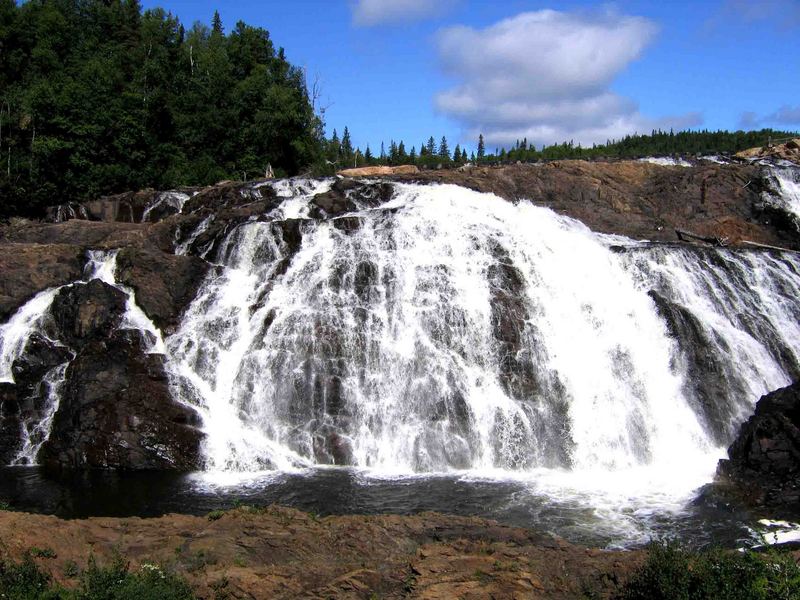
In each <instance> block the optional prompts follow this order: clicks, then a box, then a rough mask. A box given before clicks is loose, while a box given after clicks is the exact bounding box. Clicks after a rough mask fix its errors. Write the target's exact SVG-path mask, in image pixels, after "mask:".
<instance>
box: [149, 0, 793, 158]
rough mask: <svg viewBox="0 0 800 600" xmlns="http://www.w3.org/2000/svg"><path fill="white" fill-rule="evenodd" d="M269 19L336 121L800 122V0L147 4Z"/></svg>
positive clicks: (428, 130) (399, 128)
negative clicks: (319, 90) (316, 86)
mask: <svg viewBox="0 0 800 600" xmlns="http://www.w3.org/2000/svg"><path fill="white" fill-rule="evenodd" d="M143 5H144V7H145V8H152V7H155V6H160V7H163V8H165V9H167V10H169V11H171V12H172V13H173V14H177V15H178V16H179V17H180V19H181V21H182V22H184V23H185V24H187V25H190V24H191V23H193V22H194V21H197V20H199V21H203V22H205V23H210V21H211V17H212V15H213V13H214V10H215V9H216V10H219V12H220V15H221V17H222V20H223V24H224V25H225V26H226V28H230V27H232V26H233V25H234V24H235V22H236V21H238V20H243V21H245V22H247V23H249V24H251V25H258V26H261V27H264V28H266V29H267V30H269V32H270V34H271V37H272V39H273V41H274V43H275V45H276V46H283V47H284V48H285V49H286V55H287V58H288V59H289V60H290V61H291V62H292V63H294V64H296V65H298V66H302V67H304V68H305V69H306V72H307V78H308V80H309V82H310V83H311V82H313V81H315V80H316V81H318V83H319V86H320V88H321V90H322V96H321V104H322V105H323V106H324V107H325V109H326V110H325V121H326V124H327V130H328V132H330V131H332V129H333V128H336V129H337V130H338V131H339V132H340V133H341V130H342V129H343V128H344V126H345V125H347V126H348V127H349V128H350V131H351V134H352V137H353V141H354V143H356V144H357V145H359V146H361V147H362V149H363V147H364V146H365V145H366V144H367V143H369V144H370V147H371V148H372V150H373V152H374V153H377V152H378V151H379V149H380V144H381V141H385V142H386V145H387V147H388V144H389V141H390V140H391V139H394V140H397V141H399V140H401V139H402V140H404V141H405V143H406V146H407V147H409V148H410V146H412V145H414V146H417V147H419V144H420V143H421V142H424V141H425V140H427V138H428V137H429V136H431V135H433V136H434V137H435V138H436V139H437V141H438V139H439V138H440V137H441V136H442V135H445V136H447V139H448V141H449V142H450V146H451V148H452V147H454V146H455V144H456V143H461V144H462V145H466V146H467V147H468V148H470V149H472V148H474V146H475V142H476V138H477V134H478V132H483V134H484V135H485V136H486V138H487V142H488V143H487V146H488V147H489V148H493V147H495V146H498V145H506V146H509V145H511V144H513V140H515V139H518V138H522V137H527V138H528V140H529V141H532V142H535V143H537V145H538V144H542V143H545V142H546V143H550V142H555V141H562V140H564V139H567V140H568V139H573V140H574V141H575V142H576V143H577V142H581V143H583V144H591V143H593V142H602V141H605V139H607V138H608V137H619V136H621V135H624V134H625V133H634V132H636V131H638V132H640V133H642V132H649V131H650V130H651V129H652V128H655V127H662V128H669V127H674V128H675V129H684V128H709V129H719V128H721V129H738V128H745V129H753V128H761V127H774V128H782V129H791V130H798V129H800V0H705V1H704V0H695V1H686V2H683V1H673V0H661V1H658V2H653V1H647V2H645V1H636V0H630V1H628V0H620V1H618V2H614V3H598V2H586V1H564V2H541V1H537V0H504V1H494V0H491V1H490V0H485V1H484V0H283V1H282V2H278V1H272V0H238V1H235V2H231V1H221V0H218V1H216V2H215V1H209V0H144V1H143Z"/></svg>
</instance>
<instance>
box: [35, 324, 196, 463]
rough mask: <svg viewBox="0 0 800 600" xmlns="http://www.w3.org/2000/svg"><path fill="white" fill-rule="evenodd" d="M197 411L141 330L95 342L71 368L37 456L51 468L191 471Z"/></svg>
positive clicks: (114, 335)
mask: <svg viewBox="0 0 800 600" xmlns="http://www.w3.org/2000/svg"><path fill="white" fill-rule="evenodd" d="M198 425H199V417H198V415H197V413H196V412H195V411H194V410H193V409H191V408H189V407H187V406H184V405H182V404H180V403H178V402H175V401H174V400H173V399H172V397H171V396H170V392H169V383H168V381H167V377H166V373H165V371H164V365H163V356H161V355H156V354H145V347H144V342H143V340H142V336H141V334H140V333H139V332H138V331H134V330H116V331H114V332H112V333H111V334H110V335H108V336H107V337H101V338H95V339H92V340H91V341H90V342H89V343H88V344H86V345H85V346H84V347H83V348H82V350H81V352H80V353H79V354H78V356H77V357H76V358H75V359H74V360H73V361H72V363H71V364H70V366H69V367H68V369H67V381H66V383H65V384H64V387H63V391H62V397H61V401H60V405H59V410H58V412H57V413H56V416H55V418H54V419H53V426H52V431H51V434H50V438H49V440H48V441H47V442H46V443H45V444H44V446H43V447H42V450H41V452H40V454H39V459H40V461H41V462H42V463H43V464H45V465H46V466H49V467H61V468H84V469H85V468H103V469H178V470H192V469H196V468H198V467H199V465H200V442H201V439H202V433H201V432H200V430H199V429H198Z"/></svg>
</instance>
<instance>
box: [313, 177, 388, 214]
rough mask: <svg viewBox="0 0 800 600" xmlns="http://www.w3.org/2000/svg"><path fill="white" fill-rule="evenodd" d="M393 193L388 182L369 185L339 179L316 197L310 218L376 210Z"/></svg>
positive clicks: (353, 180)
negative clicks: (361, 210) (360, 210)
mask: <svg viewBox="0 0 800 600" xmlns="http://www.w3.org/2000/svg"><path fill="white" fill-rule="evenodd" d="M393 193H394V191H393V189H392V186H391V185H390V184H388V183H386V182H381V183H373V184H368V183H364V182H361V181H358V180H355V179H337V180H336V181H335V182H334V184H333V185H332V186H331V188H330V190H328V191H327V192H325V193H322V194H317V195H316V196H314V198H313V200H312V201H311V204H312V208H311V211H310V212H309V216H311V218H313V219H324V218H329V217H338V216H341V215H343V214H345V213H348V212H352V211H354V210H358V209H359V208H374V207H376V206H380V205H381V204H383V203H384V202H386V201H387V200H389V199H390V198H391V197H392V194H393Z"/></svg>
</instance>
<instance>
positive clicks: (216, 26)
mask: <svg viewBox="0 0 800 600" xmlns="http://www.w3.org/2000/svg"><path fill="white" fill-rule="evenodd" d="M211 31H212V32H213V33H216V34H218V35H222V34H223V33H224V30H223V29H222V19H221V18H220V16H219V11H218V10H215V11H214V18H213V19H212V21H211Z"/></svg>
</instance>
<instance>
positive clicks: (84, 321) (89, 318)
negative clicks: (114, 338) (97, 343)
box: [51, 279, 127, 347]
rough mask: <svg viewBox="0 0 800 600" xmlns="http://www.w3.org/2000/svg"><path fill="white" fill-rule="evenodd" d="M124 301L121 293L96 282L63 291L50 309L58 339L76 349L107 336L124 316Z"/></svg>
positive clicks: (95, 280)
mask: <svg viewBox="0 0 800 600" xmlns="http://www.w3.org/2000/svg"><path fill="white" fill-rule="evenodd" d="M126 300H127V298H126V296H125V294H124V293H122V292H121V291H119V290H118V289H116V288H114V287H112V286H110V285H108V284H106V283H103V282H102V281H100V280H99V279H93V280H92V281H90V282H89V283H76V284H75V285H73V286H71V287H68V288H64V289H62V290H61V291H60V292H59V293H58V294H57V295H56V298H55V299H54V300H53V306H52V309H51V314H52V316H53V320H54V321H55V324H56V327H57V329H58V331H59V333H60V334H61V335H60V336H59V338H60V339H62V340H63V341H64V342H65V343H67V344H69V345H70V346H72V347H79V346H82V345H83V344H84V343H86V342H87V341H89V340H90V339H93V338H98V337H107V336H109V335H110V334H111V332H112V331H113V330H114V328H116V327H117V326H118V325H119V324H120V322H121V320H122V316H123V315H124V314H125V302H126Z"/></svg>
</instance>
